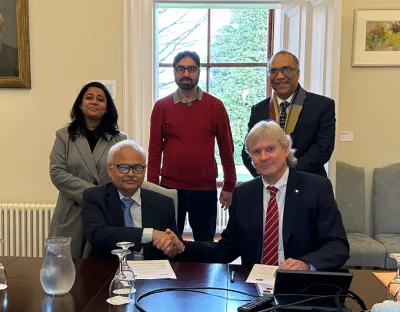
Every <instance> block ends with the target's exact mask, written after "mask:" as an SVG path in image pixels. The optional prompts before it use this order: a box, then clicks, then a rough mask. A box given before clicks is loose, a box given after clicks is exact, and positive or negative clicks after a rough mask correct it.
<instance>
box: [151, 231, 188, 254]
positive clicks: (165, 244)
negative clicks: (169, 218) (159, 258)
mask: <svg viewBox="0 0 400 312" xmlns="http://www.w3.org/2000/svg"><path fill="white" fill-rule="evenodd" d="M153 246H154V247H156V248H157V249H160V250H161V251H162V252H164V254H165V255H167V256H168V257H175V256H176V255H177V254H180V253H182V252H183V250H184V245H183V243H182V242H181V241H180V240H179V238H178V237H177V236H176V235H175V233H174V232H172V231H171V230H170V229H166V230H165V232H163V231H159V230H155V229H153Z"/></svg>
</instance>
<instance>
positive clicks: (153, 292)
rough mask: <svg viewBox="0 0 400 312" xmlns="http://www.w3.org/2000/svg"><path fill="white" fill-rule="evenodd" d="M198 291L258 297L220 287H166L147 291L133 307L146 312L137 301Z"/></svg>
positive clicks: (138, 298) (137, 299)
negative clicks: (226, 292) (174, 293)
mask: <svg viewBox="0 0 400 312" xmlns="http://www.w3.org/2000/svg"><path fill="white" fill-rule="evenodd" d="M200 290H223V291H230V292H233V293H237V294H241V295H245V296H249V297H253V298H257V297H259V296H258V295H253V294H249V293H246V292H244V291H240V290H234V289H227V288H221V287H168V288H159V289H154V290H151V291H148V292H146V293H144V294H142V295H140V296H139V297H137V298H136V300H135V307H136V309H138V310H139V311H140V312H147V311H146V310H145V309H143V308H142V307H141V306H140V305H139V301H140V300H142V299H143V298H145V297H147V296H150V295H153V294H158V293H161V292H167V291H188V292H201V291H200ZM201 293H204V294H208V295H213V294H209V293H206V292H201Z"/></svg>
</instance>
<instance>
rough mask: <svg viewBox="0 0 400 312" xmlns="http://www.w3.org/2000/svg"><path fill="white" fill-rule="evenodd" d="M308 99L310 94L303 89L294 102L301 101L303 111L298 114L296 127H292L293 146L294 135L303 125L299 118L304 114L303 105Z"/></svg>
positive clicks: (301, 119)
mask: <svg viewBox="0 0 400 312" xmlns="http://www.w3.org/2000/svg"><path fill="white" fill-rule="evenodd" d="M297 98H298V99H297ZM309 98H310V94H309V93H308V92H307V91H306V90H304V89H300V90H299V94H298V95H297V97H296V102H299V101H301V103H302V106H303V109H302V110H301V112H300V115H299V117H298V119H297V123H296V126H295V127H294V130H293V132H292V138H293V145H294V142H295V141H296V137H297V136H296V133H297V132H298V130H299V128H301V127H302V125H303V118H301V116H302V115H303V114H304V104H305V103H306V102H307V101H308V99H309Z"/></svg>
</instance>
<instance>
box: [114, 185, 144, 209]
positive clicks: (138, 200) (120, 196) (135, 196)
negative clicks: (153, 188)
mask: <svg viewBox="0 0 400 312" xmlns="http://www.w3.org/2000/svg"><path fill="white" fill-rule="evenodd" d="M118 194H119V199H122V198H124V197H126V196H124V195H122V194H121V193H120V191H118ZM131 198H132V199H133V200H134V201H135V202H136V203H137V204H138V205H139V206H141V205H142V199H141V197H140V187H139V188H138V190H137V191H136V192H135V194H133V195H132V196H131Z"/></svg>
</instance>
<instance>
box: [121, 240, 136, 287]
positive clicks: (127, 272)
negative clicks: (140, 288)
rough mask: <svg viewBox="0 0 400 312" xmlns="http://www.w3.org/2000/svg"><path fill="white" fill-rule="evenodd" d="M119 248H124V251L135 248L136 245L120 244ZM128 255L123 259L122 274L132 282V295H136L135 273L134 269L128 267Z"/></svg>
mask: <svg viewBox="0 0 400 312" xmlns="http://www.w3.org/2000/svg"><path fill="white" fill-rule="evenodd" d="M117 246H118V247H120V248H122V249H123V250H129V248H131V247H133V246H135V243H132V242H119V243H117ZM127 259H128V257H127V255H126V256H124V258H123V259H122V272H123V273H124V275H125V276H126V278H127V279H128V280H129V281H130V282H131V293H132V294H134V293H135V292H136V288H135V273H134V272H133V270H132V268H131V267H130V266H129V265H128V261H127Z"/></svg>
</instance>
